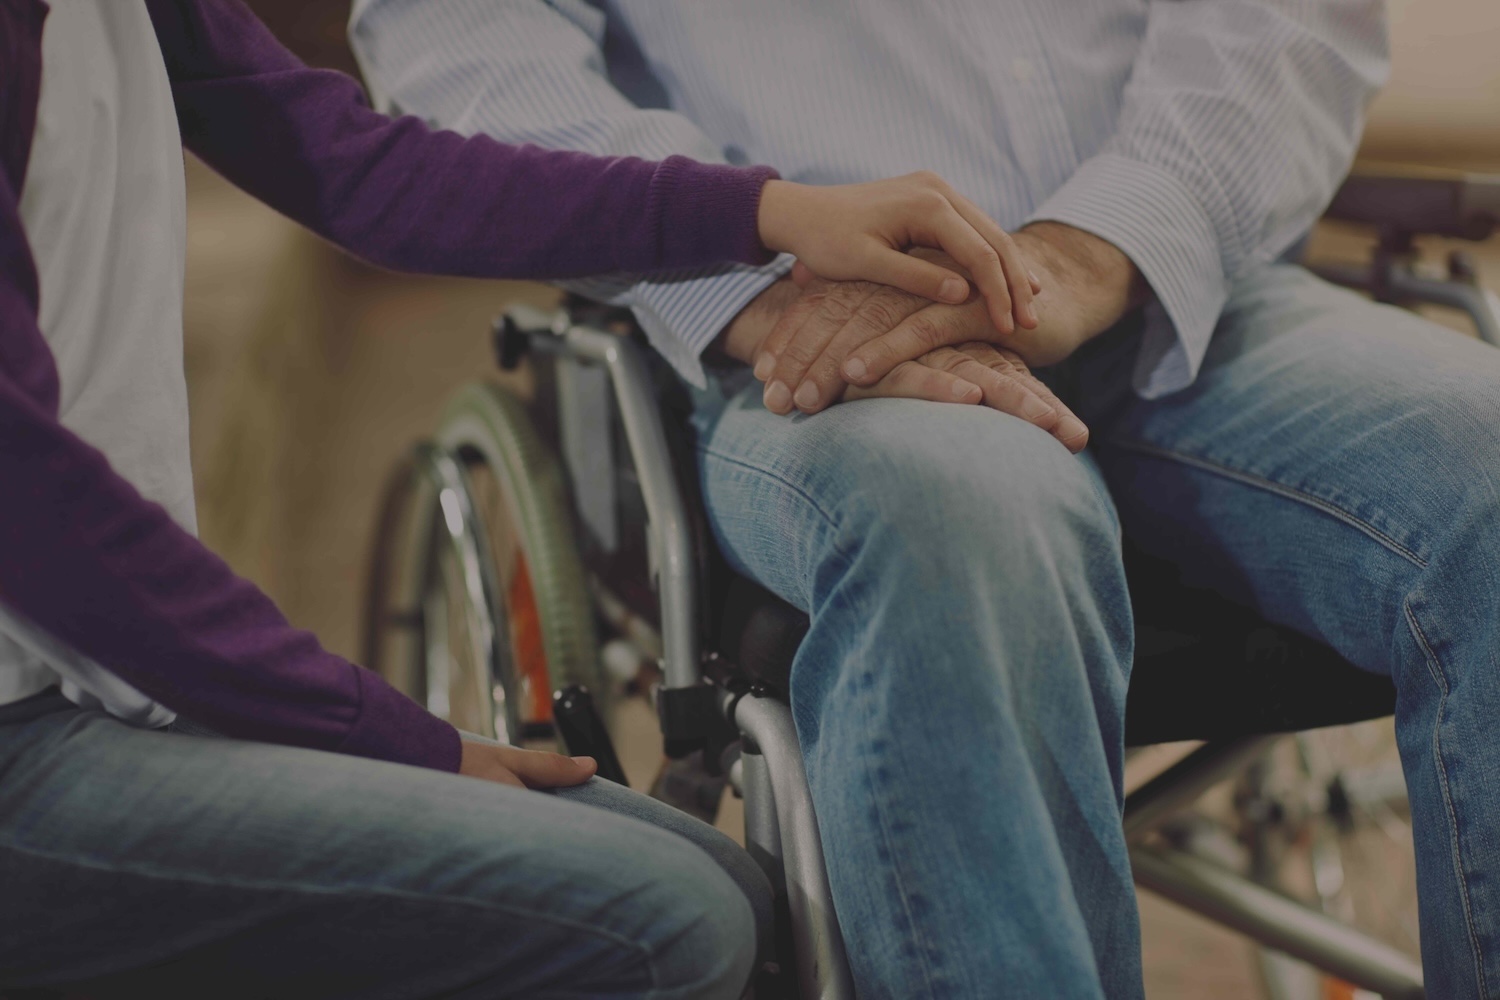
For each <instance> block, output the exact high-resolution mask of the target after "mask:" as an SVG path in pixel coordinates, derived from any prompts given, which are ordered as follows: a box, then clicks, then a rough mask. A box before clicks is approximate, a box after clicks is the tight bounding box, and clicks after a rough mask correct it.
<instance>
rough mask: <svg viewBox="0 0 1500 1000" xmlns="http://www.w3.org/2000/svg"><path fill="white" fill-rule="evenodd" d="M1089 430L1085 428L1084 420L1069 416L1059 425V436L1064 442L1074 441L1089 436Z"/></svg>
mask: <svg viewBox="0 0 1500 1000" xmlns="http://www.w3.org/2000/svg"><path fill="white" fill-rule="evenodd" d="M1088 432H1089V429H1088V428H1087V427H1086V426H1084V423H1083V421H1082V420H1079V419H1078V418H1077V417H1075V416H1072V415H1071V414H1069V415H1068V416H1065V417H1063V418H1062V420H1061V421H1059V422H1058V424H1057V436H1058V437H1059V438H1061V439H1062V440H1064V441H1072V440H1074V439H1076V438H1080V437H1083V436H1084V435H1086V434H1088Z"/></svg>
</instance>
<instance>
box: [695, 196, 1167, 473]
mask: <svg viewBox="0 0 1500 1000" xmlns="http://www.w3.org/2000/svg"><path fill="white" fill-rule="evenodd" d="M902 180H903V181H908V182H910V181H912V180H915V181H916V182H917V183H919V184H920V185H922V186H924V187H925V188H927V189H930V191H931V193H932V195H933V212H934V215H935V216H943V215H946V214H948V213H951V212H957V213H958V214H959V215H961V216H962V218H963V219H964V220H966V221H967V223H968V225H967V226H964V227H962V231H964V232H965V233H966V234H969V235H971V236H972V234H973V233H974V232H977V233H978V234H979V235H980V236H981V237H982V240H975V239H972V238H970V239H967V240H964V241H959V240H954V239H948V238H945V237H946V236H947V232H948V231H947V230H944V229H941V228H939V227H936V226H934V227H933V230H932V232H931V233H926V234H923V233H916V234H911V238H910V242H911V243H913V244H924V245H925V246H927V247H933V248H934V249H924V248H922V247H918V248H916V249H913V250H912V251H911V257H912V258H914V259H913V260H912V262H911V264H912V266H913V267H916V268H920V267H923V265H927V270H928V271H929V272H930V271H931V268H932V265H937V266H939V267H941V268H946V269H949V270H951V271H958V272H960V273H963V274H964V275H965V276H966V277H967V278H968V279H969V280H968V281H967V283H966V284H964V285H962V286H958V285H956V284H953V283H950V284H947V285H946V286H940V287H945V288H946V290H947V291H949V292H950V294H948V295H945V296H944V298H947V299H948V301H937V300H935V299H936V298H937V297H936V296H934V297H933V298H926V297H923V296H921V295H917V294H913V293H912V292H908V291H903V290H901V289H900V288H897V287H894V286H893V285H882V284H876V283H873V282H869V281H839V280H830V278H831V277H834V276H836V270H834V269H830V268H829V267H828V266H826V265H822V264H821V261H820V262H804V261H799V263H798V264H797V266H796V268H795V269H794V270H793V272H792V274H791V275H790V276H789V277H788V278H785V279H782V280H781V281H779V282H777V283H776V284H774V285H772V286H771V287H769V288H767V289H766V290H765V291H763V292H762V293H761V294H760V296H759V297H757V298H756V299H755V300H754V301H752V302H751V303H750V304H749V305H748V306H746V307H745V308H744V309H743V310H742V311H741V312H740V314H739V315H738V316H737V317H735V319H734V321H733V322H731V323H730V325H729V326H728V327H727V328H726V329H725V331H724V333H723V334H722V335H721V337H720V338H719V341H718V346H719V349H720V350H721V351H723V352H724V353H725V354H727V355H728V356H729V357H731V358H733V359H735V360H737V361H741V362H744V363H745V364H748V365H752V366H753V367H754V370H755V376H756V378H758V379H759V380H760V381H761V382H762V383H764V387H765V405H766V408H767V409H769V410H771V411H772V412H774V413H779V414H790V413H792V412H793V411H794V410H795V411H800V412H802V413H808V414H811V413H817V412H818V411H820V410H823V409H826V408H827V407H829V406H831V405H833V404H835V403H839V402H843V401H847V400H853V399H861V398H869V397H877V396H885V397H903V398H909V399H924V400H931V401H936V402H948V403H962V404H971V405H972V404H983V405H985V406H989V407H992V408H994V409H996V410H999V411H1001V412H1003V413H1008V414H1011V415H1013V416H1015V417H1019V418H1020V419H1022V420H1025V421H1027V422H1029V423H1033V424H1036V425H1037V426H1038V427H1040V428H1042V429H1043V430H1046V431H1048V432H1049V433H1051V434H1052V435H1053V436H1054V437H1056V438H1057V439H1058V440H1059V441H1060V442H1062V444H1063V445H1065V446H1066V447H1067V448H1068V449H1069V450H1070V451H1074V452H1078V451H1081V450H1082V449H1083V447H1084V445H1085V444H1086V443H1087V441H1088V429H1087V428H1086V427H1085V426H1084V424H1083V421H1081V420H1079V419H1078V417H1077V416H1076V415H1075V414H1074V413H1073V412H1072V411H1071V410H1069V409H1068V407H1067V406H1065V405H1064V404H1063V403H1062V402H1061V401H1060V400H1059V399H1058V398H1057V397H1056V396H1055V395H1054V394H1053V393H1052V391H1051V390H1050V389H1048V388H1047V387H1046V386H1045V385H1043V384H1042V382H1041V381H1040V380H1038V379H1037V378H1036V376H1035V375H1034V374H1032V371H1031V369H1032V367H1033V366H1035V367H1042V366H1046V365H1052V364H1056V363H1057V362H1059V361H1061V360H1063V359H1064V358H1066V357H1068V356H1069V355H1071V354H1072V353H1073V352H1074V351H1075V350H1077V349H1078V347H1079V346H1081V345H1082V344H1083V343H1085V342H1086V341H1088V340H1089V339H1090V338H1092V337H1095V336H1097V335H1098V334H1100V333H1102V332H1104V331H1105V330H1107V329H1108V328H1109V327H1110V326H1112V325H1113V324H1114V323H1115V322H1116V321H1117V320H1119V319H1120V318H1121V317H1122V316H1123V315H1124V314H1125V313H1126V312H1127V311H1128V310H1129V309H1131V308H1132V307H1133V306H1135V305H1137V304H1139V302H1140V301H1141V299H1142V298H1143V296H1144V292H1145V284H1144V281H1143V280H1142V278H1141V276H1140V273H1139V272H1138V271H1137V270H1136V268H1135V266H1134V265H1133V264H1132V263H1131V262H1130V259H1129V258H1128V257H1126V256H1125V254H1124V253H1122V252H1121V251H1120V250H1119V249H1118V248H1116V247H1115V246H1114V245H1113V244H1111V243H1109V242H1107V241H1106V240H1104V239H1101V238H1100V237H1098V236H1095V235H1093V234H1092V233H1088V232H1085V231H1083V230H1081V229H1076V228H1074V227H1072V226H1068V225H1064V224H1062V223H1058V222H1036V223H1032V224H1030V225H1027V226H1025V227H1024V228H1022V229H1020V230H1018V231H1017V232H1015V233H1013V234H1011V233H1006V232H1005V231H1004V230H1002V229H1001V228H1000V227H999V226H998V225H996V224H995V223H994V222H993V221H992V220H990V219H989V218H988V217H987V216H985V215H984V214H983V213H982V212H980V211H979V210H978V209H977V208H975V207H974V206H973V205H972V204H971V203H970V202H968V201H967V200H965V199H964V198H963V197H962V196H961V195H959V194H957V193H956V192H954V191H953V190H952V189H951V188H949V187H948V185H947V184H946V183H945V182H943V181H942V179H941V178H938V177H935V176H933V175H929V174H921V175H914V178H903V179H902ZM808 221H809V220H807V219H805V218H804V219H801V220H800V222H801V223H802V224H806V223H807V222H808ZM767 242H768V243H770V242H771V241H770V240H768V241H767ZM938 247H940V248H941V249H936V248H938ZM838 250H839V248H838V247H833V246H830V247H826V248H822V253H821V254H820V257H821V258H822V259H823V260H827V259H830V258H832V257H833V256H834V255H836V254H837V253H838ZM943 251H947V252H946V253H945V252H943ZM808 263H811V265H812V266H811V269H809V267H808V266H806V264H808ZM815 272H816V273H815ZM818 275H822V277H819V276H818ZM953 277H957V275H942V276H940V280H941V278H953ZM901 283H902V284H904V285H906V286H907V287H919V286H917V285H916V284H914V282H912V281H910V280H905V281H902V282H901ZM920 287H926V285H925V284H924V285H922V286H920ZM956 287H961V289H962V290H963V291H967V290H968V289H970V288H975V287H977V289H978V292H977V293H975V294H970V295H968V296H967V297H966V298H964V299H962V300H961V301H957V302H955V301H953V299H954V296H953V295H952V294H951V291H952V290H953V289H954V288H956Z"/></svg>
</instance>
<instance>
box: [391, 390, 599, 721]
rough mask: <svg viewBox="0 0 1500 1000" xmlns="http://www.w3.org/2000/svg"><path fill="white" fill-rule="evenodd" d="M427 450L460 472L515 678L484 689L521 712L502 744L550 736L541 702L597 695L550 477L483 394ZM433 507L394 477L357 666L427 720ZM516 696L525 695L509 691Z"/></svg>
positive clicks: (456, 413)
mask: <svg viewBox="0 0 1500 1000" xmlns="http://www.w3.org/2000/svg"><path fill="white" fill-rule="evenodd" d="M433 443H434V444H435V445H436V447H437V448H438V449H440V450H441V451H442V452H444V453H446V454H447V455H450V456H452V457H453V458H454V459H455V460H456V461H457V462H458V463H459V464H460V465H461V466H462V467H463V469H464V471H465V473H466V475H465V480H466V488H467V492H468V494H469V496H470V498H471V499H472V500H473V504H474V508H475V514H476V517H477V520H479V522H480V523H481V526H482V531H481V535H482V537H484V538H485V539H486V544H487V547H488V549H489V551H488V552H487V553H485V557H486V558H488V559H489V560H490V566H489V568H490V569H491V570H492V572H491V574H490V576H491V579H492V580H493V581H494V582H495V584H496V585H495V588H494V589H495V591H496V592H495V594H494V595H493V603H495V604H496V605H498V606H497V607H495V608H494V609H493V614H492V615H491V617H492V619H493V621H494V623H495V627H496V628H497V630H499V631H501V632H502V633H508V635H502V642H503V643H504V644H505V645H506V646H507V650H506V651H507V652H508V653H509V655H510V658H511V664H512V665H513V666H514V669H509V670H502V671H499V672H500V673H503V674H508V675H509V677H508V679H507V678H506V677H496V678H491V679H490V680H491V682H492V683H495V684H500V685H501V686H502V687H504V688H505V697H506V700H507V701H508V702H509V703H511V704H512V705H516V704H520V705H522V706H523V709H522V714H521V722H522V730H521V732H520V733H518V734H513V735H512V739H513V740H515V741H517V742H519V741H520V739H521V738H522V737H523V736H527V737H530V738H532V739H536V738H540V737H542V736H544V735H546V734H547V733H548V732H550V729H549V728H548V726H547V725H546V724H549V723H550V721H551V702H550V696H551V692H552V691H555V690H557V689H559V688H561V687H565V686H567V685H570V684H582V685H584V686H586V687H588V688H589V689H590V690H591V691H592V692H594V693H595V697H596V701H603V700H604V699H605V698H606V697H607V694H608V686H607V685H606V684H605V683H604V680H603V674H602V670H601V667H600V661H599V651H598V643H597V638H596V636H595V628H594V613H593V607H592V603H591V601H590V599H589V592H588V587H587V583H586V576H585V574H584V570H583V562H582V559H581V557H580V555H579V553H578V549H577V546H576V545H575V543H574V541H573V519H572V509H573V508H572V505H571V503H570V502H569V500H568V496H567V489H566V484H565V482H564V479H563V476H562V472H561V469H560V468H559V466H558V463H557V461H556V459H555V458H554V456H553V455H552V453H551V452H550V451H549V450H548V448H547V447H546V446H545V445H544V444H543V443H542V441H541V439H540V437H539V436H538V435H537V433H536V430H535V428H534V426H533V424H532V422H531V418H530V416H529V415H528V414H527V412H526V408H525V406H524V405H523V404H522V403H521V402H520V400H518V399H516V398H515V397H514V396H513V395H511V394H510V393H508V392H506V391H505V390H503V389H501V388H499V387H497V386H492V385H488V384H482V383H476V384H472V385H468V386H465V387H464V388H462V389H460V390H459V392H458V393H457V394H456V395H455V396H454V397H453V399H452V400H451V401H450V402H449V404H448V407H447V408H446V410H445V412H444V415H443V418H442V421H441V423H440V425H439V429H438V432H437V434H436V435H435V438H434V442H433ZM436 498H437V490H436V488H435V487H434V486H433V485H432V484H431V482H430V481H429V480H428V478H427V477H426V476H425V475H424V473H423V471H422V470H421V469H420V468H418V467H417V463H413V462H408V463H406V465H405V467H404V468H402V469H400V470H398V471H397V474H396V476H395V478H394V479H393V482H392V485H391V487H390V489H389V490H388V492H387V496H386V501H385V504H384V508H383V510H382V515H381V518H380V524H379V525H378V526H377V540H376V545H375V557H374V560H373V565H372V573H371V589H370V594H369V597H368V601H367V612H366V614H367V623H366V650H365V656H366V663H367V664H368V665H370V666H371V667H372V668H373V669H376V670H378V671H380V673H381V674H382V675H383V676H385V677H386V678H387V679H388V680H390V681H391V682H392V683H393V684H395V685H396V686H398V687H400V688H401V689H402V690H404V691H406V692H407V693H408V694H411V695H412V696H414V697H416V698H418V700H423V701H426V702H427V704H428V706H429V708H434V709H437V708H441V707H443V706H442V705H441V704H434V699H433V698H432V697H431V696H430V695H429V693H428V691H427V680H426V677H427V672H426V663H425V660H424V657H425V655H426V654H427V650H428V649H430V648H431V647H430V646H429V645H428V644H427V643H425V642H424V641H422V639H421V638H420V636H421V635H422V634H424V633H425V632H426V631H427V630H429V629H430V628H431V627H432V625H431V622H430V621H428V619H429V618H430V617H431V616H430V615H427V614H424V607H425V606H424V603H423V602H424V601H425V600H427V594H428V592H429V591H430V590H431V588H432V587H433V586H434V579H435V577H434V573H435V569H434V567H435V566H436V562H435V560H436V559H437V557H438V553H437V549H436V547H435V546H434V544H433V538H434V536H435V535H436V534H438V533H439V531H440V529H441V521H440V519H441V518H443V517H444V516H445V515H444V512H443V511H442V510H440V509H439V505H438V503H437V499H436ZM428 606H430V605H428ZM391 626H396V628H392V627H391ZM402 630H405V632H406V634H405V635H404V636H403V635H401V634H400V633H401V632H402ZM393 642H395V643H400V644H401V645H400V646H399V647H398V646H396V645H393ZM465 669H474V668H473V667H472V664H471V665H469V666H468V667H466V668H465ZM515 685H519V686H521V687H524V688H525V690H511V689H510V687H511V686H515ZM461 686H462V685H461ZM483 687H484V685H482V684H481V685H477V686H473V685H471V688H474V689H478V688H483ZM440 700H441V699H438V701H440Z"/></svg>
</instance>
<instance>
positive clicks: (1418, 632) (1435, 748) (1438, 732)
mask: <svg viewBox="0 0 1500 1000" xmlns="http://www.w3.org/2000/svg"><path fill="white" fill-rule="evenodd" d="M1401 606H1402V610H1403V611H1404V612H1405V613H1406V623H1407V626H1408V627H1410V629H1411V630H1412V634H1413V636H1414V637H1415V638H1416V640H1417V644H1418V645H1419V646H1421V647H1422V652H1423V654H1424V659H1426V660H1427V672H1428V673H1429V674H1430V675H1431V676H1432V679H1433V682H1434V683H1436V684H1437V686H1438V690H1439V691H1440V692H1441V695H1440V696H1439V698H1438V705H1437V721H1436V722H1435V724H1434V725H1433V727H1432V753H1433V763H1434V764H1435V765H1436V767H1437V776H1438V786H1439V787H1440V788H1441V789H1442V790H1443V806H1444V808H1446V809H1447V811H1448V822H1449V824H1450V828H1451V830H1452V847H1453V868H1454V872H1455V873H1456V874H1457V876H1458V893H1459V898H1460V900H1462V902H1463V910H1464V924H1465V927H1466V929H1467V930H1468V932H1469V945H1470V947H1471V948H1472V949H1473V951H1474V975H1475V978H1476V979H1477V980H1478V983H1479V995H1480V996H1481V997H1487V996H1489V990H1488V988H1487V987H1486V984H1485V975H1484V950H1483V948H1482V947H1481V946H1480V943H1479V928H1478V926H1477V924H1476V922H1475V920H1474V911H1473V908H1472V905H1471V904H1470V902H1469V883H1468V877H1467V876H1466V875H1465V873H1464V862H1463V853H1462V851H1461V849H1460V842H1459V833H1458V811H1457V810H1456V809H1455V808H1454V807H1453V794H1452V791H1451V790H1450V789H1449V786H1448V772H1447V770H1446V768H1445V767H1444V765H1443V742H1442V728H1443V712H1444V710H1445V709H1446V708H1447V705H1448V678H1447V675H1446V674H1445V673H1444V672H1443V665H1442V661H1441V660H1439V659H1438V656H1437V653H1436V652H1434V651H1433V648H1432V644H1431V643H1429V642H1428V641H1427V633H1426V632H1425V631H1423V629H1422V623H1421V622H1419V621H1418V620H1417V615H1416V612H1415V611H1413V610H1412V607H1411V599H1410V598H1408V599H1407V600H1405V601H1403V602H1402V605H1401Z"/></svg>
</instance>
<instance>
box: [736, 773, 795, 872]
mask: <svg viewBox="0 0 1500 1000" xmlns="http://www.w3.org/2000/svg"><path fill="white" fill-rule="evenodd" d="M739 764H740V794H742V795H743V796H744V799H745V850H747V851H749V852H750V856H751V857H752V858H754V859H755V860H756V863H758V864H759V865H760V867H761V870H763V871H764V872H765V873H766V878H768V879H770V880H771V886H772V888H774V889H775V890H776V891H777V892H778V893H782V892H785V891H786V872H785V869H784V868H783V866H782V860H781V829H780V828H779V827H778V826H777V825H776V789H775V788H774V787H772V785H771V771H770V768H769V767H768V766H767V765H766V757H765V754H762V753H760V752H759V749H758V748H757V750H756V751H755V752H751V751H750V750H748V749H747V750H743V751H741V753H740V761H739Z"/></svg>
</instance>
